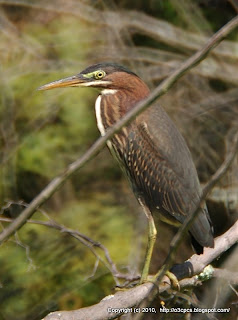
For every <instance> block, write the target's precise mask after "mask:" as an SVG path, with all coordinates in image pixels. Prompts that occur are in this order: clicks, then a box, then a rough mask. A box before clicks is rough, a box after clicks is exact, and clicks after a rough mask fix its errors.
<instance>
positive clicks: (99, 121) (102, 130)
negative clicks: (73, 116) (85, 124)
mask: <svg viewBox="0 0 238 320" xmlns="http://www.w3.org/2000/svg"><path fill="white" fill-rule="evenodd" d="M101 100H102V96H101V95H99V96H98V97H97V100H96V103H95V111H96V118H97V126H98V130H99V131H100V133H101V136H104V135H105V133H106V131H105V128H104V125H103V123H102V116H101Z"/></svg>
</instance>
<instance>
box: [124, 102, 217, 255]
mask: <svg viewBox="0 0 238 320" xmlns="http://www.w3.org/2000/svg"><path fill="white" fill-rule="evenodd" d="M128 129H129V136H128V142H127V145H126V148H125V150H124V161H125V166H126V168H127V174H128V175H129V176H130V181H131V182H132V187H133V189H134V192H135V193H136V194H137V196H140V197H141V196H142V197H143V198H144V200H145V202H146V204H147V206H148V207H149V208H150V209H151V211H152V212H157V211H159V212H160V214H161V215H162V217H163V220H164V219H165V220H169V221H170V223H172V224H174V222H176V221H177V222H180V223H183V221H184V220H185V218H186V216H187V215H189V214H192V212H193V211H194V210H195V209H196V207H197V205H198V203H199V202H200V196H201V188H200V183H199V180H198V176H197V171H196V168H195V166H194V163H193V160H192V157H191V153H190V151H189V149H188V147H187V144H186V142H185V140H184V138H183V137H182V135H181V134H180V132H179V131H178V129H177V128H176V126H175V125H174V123H173V122H172V120H171V119H170V118H169V116H168V115H167V113H166V112H165V111H164V110H163V108H161V107H160V106H159V105H153V106H152V107H150V108H149V109H147V110H146V111H145V112H144V113H143V114H142V115H140V116H138V118H137V119H136V120H135V121H134V122H133V123H132V124H131V125H130V126H129V128H128ZM190 233H191V235H192V237H193V238H194V239H195V243H196V242H198V244H199V245H200V246H202V247H204V246H209V247H212V246H213V235H212V227H211V223H210V220H209V215H208V212H207V209H206V206H205V205H203V206H202V208H201V211H200V212H199V214H198V216H197V217H196V219H195V220H194V222H193V224H192V226H191V228H190ZM199 245H198V247H199ZM197 251H201V250H199V248H198V250H197Z"/></svg>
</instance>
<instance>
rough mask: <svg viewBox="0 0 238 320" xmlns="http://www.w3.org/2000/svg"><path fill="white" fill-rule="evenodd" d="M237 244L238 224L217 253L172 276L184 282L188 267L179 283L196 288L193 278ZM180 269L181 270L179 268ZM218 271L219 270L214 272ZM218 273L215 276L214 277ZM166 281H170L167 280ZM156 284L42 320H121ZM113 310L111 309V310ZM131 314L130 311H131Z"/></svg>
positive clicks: (212, 251)
mask: <svg viewBox="0 0 238 320" xmlns="http://www.w3.org/2000/svg"><path fill="white" fill-rule="evenodd" d="M237 241H238V221H237V222H236V223H235V224H234V225H233V226H232V227H231V228H230V229H229V230H228V231H227V232H226V233H224V234H223V235H222V236H220V237H218V238H216V240H215V247H214V249H210V248H206V249H205V250H204V254H203V255H196V254H195V255H193V256H192V257H191V258H190V259H189V260H188V261H187V262H185V263H184V264H181V265H178V266H175V267H174V268H173V269H172V272H173V273H174V274H175V276H176V277H178V279H181V269H183V270H184V266H186V268H185V270H186V272H183V277H184V278H186V277H191V276H193V277H192V278H190V279H183V280H181V281H180V282H179V284H180V287H181V288H185V287H188V286H190V287H191V286H193V287H194V286H196V285H198V284H199V283H200V281H198V278H197V277H196V276H194V275H196V274H199V273H201V272H202V271H203V269H204V267H205V266H206V265H207V264H209V263H211V262H212V261H213V260H214V259H216V258H218V257H219V256H220V255H221V254H222V253H223V252H225V251H226V250H228V249H229V248H230V247H231V246H232V245H234V244H235V243H236V242H237ZM180 267H181V268H180ZM215 271H216V270H215ZM215 275H216V273H215V274H214V275H213V276H215ZM166 281H167V279H166ZM153 286H154V285H153V283H149V282H147V283H145V284H142V285H139V286H137V287H135V288H132V289H128V290H126V291H119V292H116V293H115V294H113V295H110V296H107V297H105V298H104V299H103V300H101V301H100V302H99V303H98V304H95V305H93V306H91V307H86V308H81V309H79V310H74V311H56V312H52V313H50V314H49V315H48V316H46V317H45V318H44V319H43V320H74V319H77V320H85V319H93V320H107V319H115V318H118V316H119V315H121V314H123V313H125V312H126V310H129V309H130V308H132V311H131V312H132V313H133V307H135V306H138V305H139V304H140V303H141V302H142V301H143V300H144V299H146V298H147V296H148V294H149V293H150V292H151V290H152V289H153ZM169 288H170V285H169V284H163V285H160V286H159V288H156V293H160V294H161V293H163V292H164V291H166V290H168V289H169ZM110 308H111V309H110ZM112 308H116V309H117V310H119V309H121V312H119V313H115V312H114V313H112V312H109V311H110V310H112ZM128 312H130V311H128Z"/></svg>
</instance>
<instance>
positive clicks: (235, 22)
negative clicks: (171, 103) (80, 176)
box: [0, 16, 238, 243]
mask: <svg viewBox="0 0 238 320" xmlns="http://www.w3.org/2000/svg"><path fill="white" fill-rule="evenodd" d="M237 26H238V16H237V17H236V18H234V19H232V20H231V21H229V22H228V23H227V24H226V25H225V26H223V27H222V28H221V29H220V30H219V31H218V32H217V33H215V34H214V35H213V36H212V37H211V38H210V39H209V41H208V42H207V44H206V45H205V46H204V47H203V48H202V49H201V50H200V51H198V52H197V53H195V54H194V55H193V56H191V57H190V58H189V59H188V60H186V61H185V62H184V63H182V64H181V66H180V67H179V68H178V69H176V70H175V71H174V72H173V73H171V75H170V76H169V77H168V78H167V79H165V80H164V81H163V82H162V83H161V84H160V85H159V86H158V87H157V88H156V89H155V90H154V91H153V92H152V93H151V94H150V95H149V97H148V98H146V99H145V100H144V101H142V102H140V103H138V104H137V105H136V107H135V108H133V109H132V110H131V111H130V112H128V113H127V114H126V115H125V116H124V117H123V118H122V119H121V120H120V121H118V122H117V123H116V124H115V125H114V126H113V127H111V128H110V130H108V131H107V133H106V134H105V135H104V136H103V137H101V138H99V139H98V140H97V141H96V142H95V143H94V144H93V146H92V147H91V148H90V149H88V151H86V152H85V154H84V155H83V156H82V157H81V158H79V159H78V160H76V161H75V162H73V163H72V164H71V165H69V166H68V168H67V169H66V170H65V171H64V173H62V174H61V175H59V176H58V177H56V178H54V179H53V180H52V181H51V182H50V183H49V184H48V186H47V187H46V188H45V189H43V190H42V191H41V192H40V194H39V195H38V196H36V198H35V199H34V200H33V201H32V202H31V203H30V205H29V207H28V208H26V209H25V210H24V211H23V212H22V213H21V214H20V216H18V217H17V218H16V219H15V220H14V221H13V222H12V223H11V224H10V225H9V226H8V227H7V228H5V229H4V230H3V231H2V233H1V234H0V243H2V242H4V241H6V240H7V239H8V238H9V237H10V236H11V235H12V234H14V233H15V232H16V231H17V230H18V229H19V228H21V227H22V226H23V225H24V224H25V222H26V221H27V219H29V218H30V217H31V216H32V215H33V213H34V212H35V210H37V209H38V208H39V207H40V206H41V205H42V204H43V203H44V202H45V201H46V200H48V199H49V198H50V197H51V196H52V195H53V194H54V193H55V191H56V190H58V189H59V188H60V187H61V186H62V185H63V184H64V182H65V181H66V180H67V179H68V178H69V177H70V176H71V175H72V174H73V173H75V171H77V170H79V169H80V168H82V167H83V166H84V165H85V164H86V163H87V162H88V161H89V160H91V159H92V158H93V157H94V156H95V155H96V154H97V153H98V152H99V151H100V150H101V149H102V148H103V147H104V145H105V144H106V141H107V140H108V139H110V138H111V137H112V136H113V135H114V134H115V133H116V132H118V131H119V130H120V129H122V127H124V126H125V125H126V124H128V123H129V122H130V121H132V120H133V119H134V118H135V117H136V116H137V115H138V114H139V113H141V112H142V111H144V110H145V109H146V108H148V107H149V106H150V105H151V104H152V103H153V102H155V101H156V100H157V99H158V98H159V97H161V96H162V95H163V94H165V93H166V92H167V91H168V90H169V88H171V87H172V85H173V84H174V83H175V82H176V81H177V80H178V79H179V78H180V77H182V76H183V74H184V73H186V72H187V71H188V70H189V69H191V68H193V67H195V66H196V65H197V64H198V63H199V62H201V61H202V60H203V59H205V57H206V56H207V55H208V54H209V52H210V51H211V50H212V49H214V48H215V47H216V46H217V45H218V44H219V43H220V42H221V41H222V40H223V39H224V37H226V36H227V35H228V34H229V33H230V32H231V31H232V30H234V29H235V28H236V27H237Z"/></svg>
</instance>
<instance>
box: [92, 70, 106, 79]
mask: <svg viewBox="0 0 238 320" xmlns="http://www.w3.org/2000/svg"><path fill="white" fill-rule="evenodd" d="M105 75H106V72H105V71H103V70H98V71H96V72H95V74H94V78H95V79H97V80H99V79H102V78H103V77H105Z"/></svg>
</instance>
